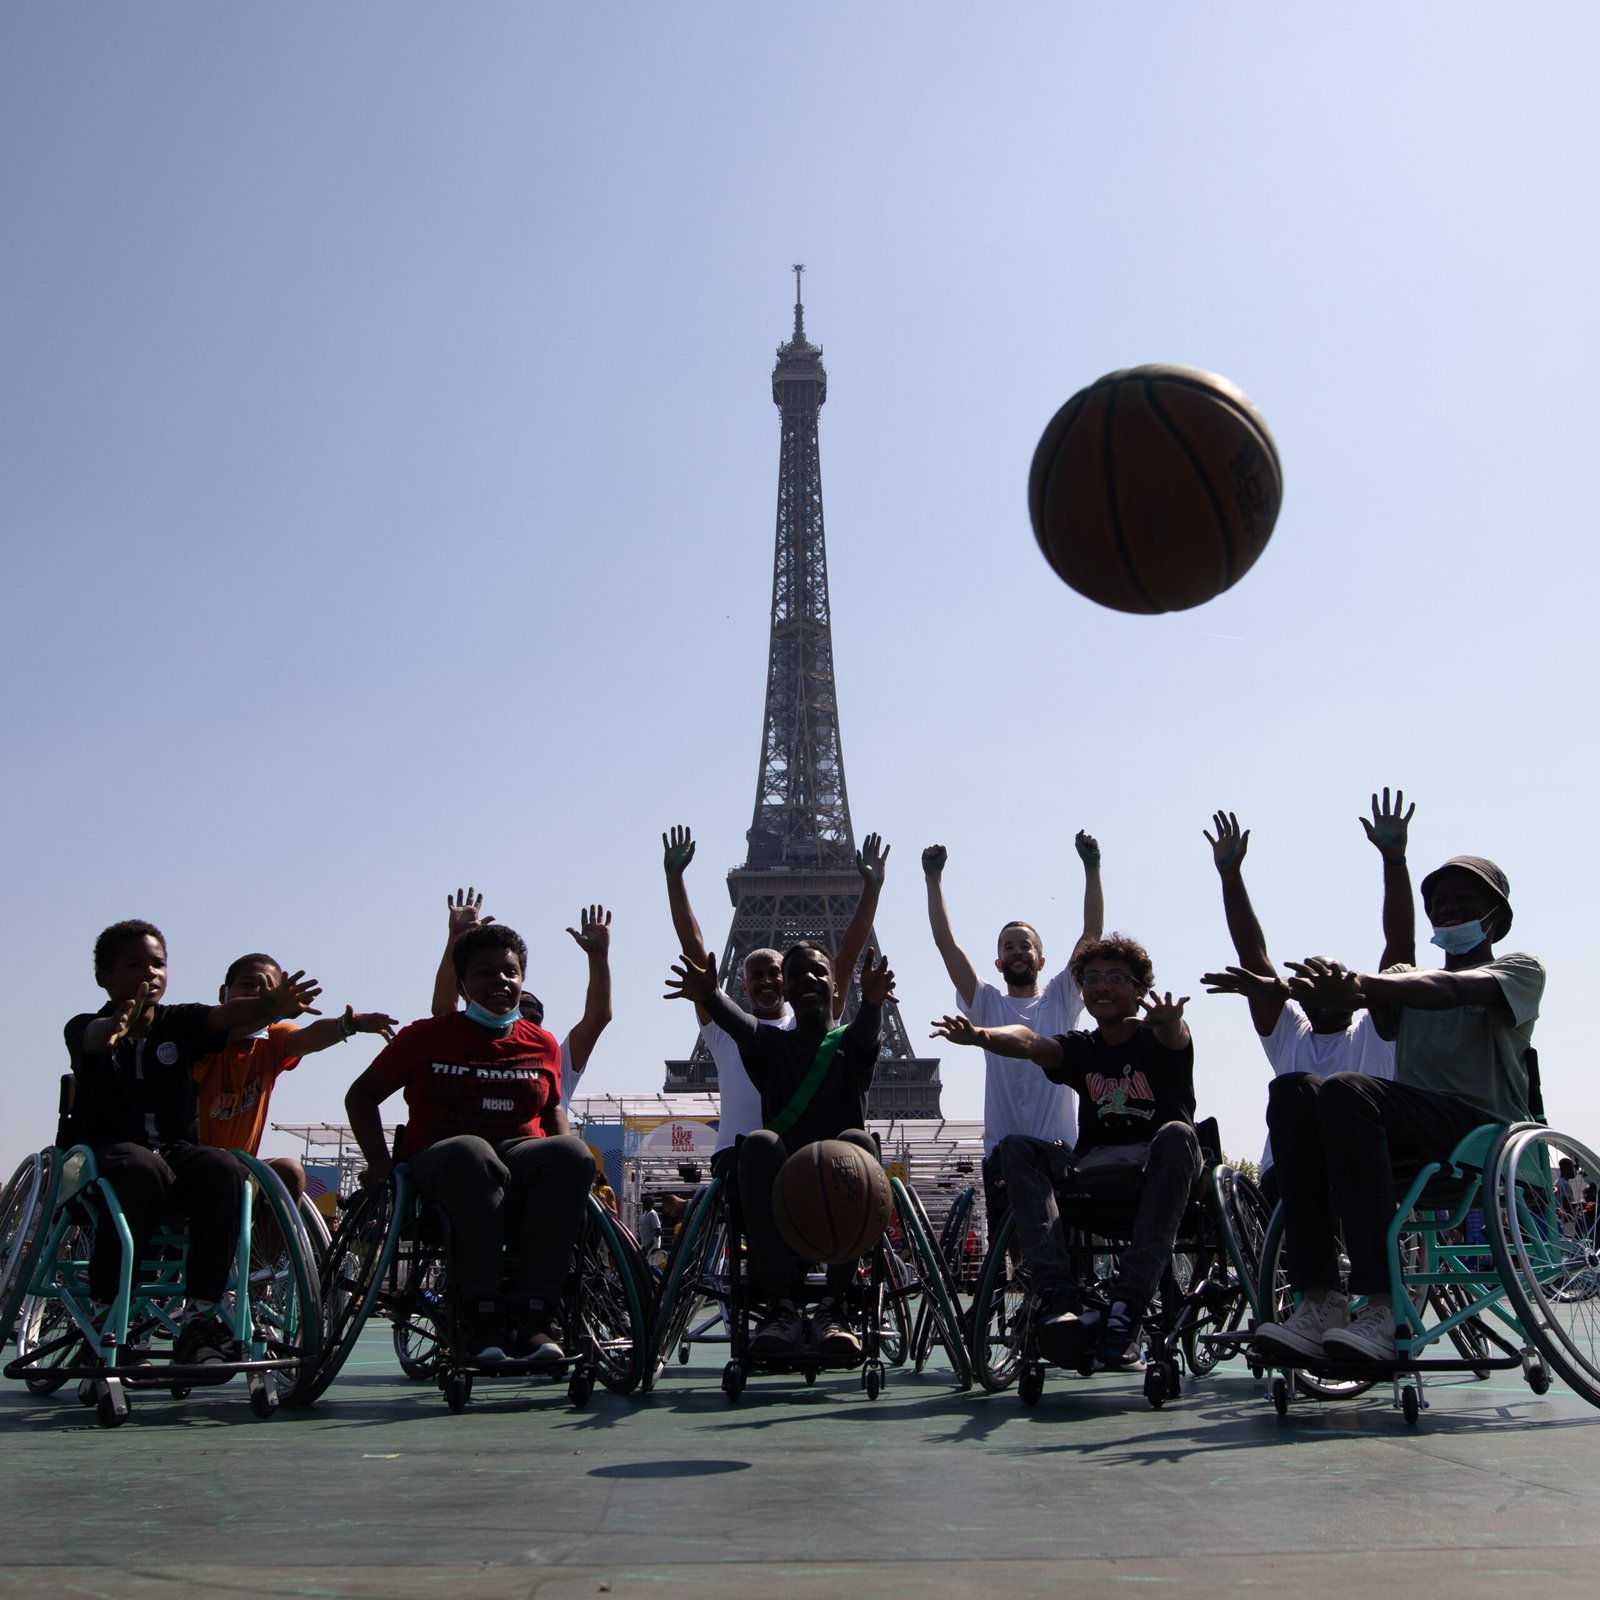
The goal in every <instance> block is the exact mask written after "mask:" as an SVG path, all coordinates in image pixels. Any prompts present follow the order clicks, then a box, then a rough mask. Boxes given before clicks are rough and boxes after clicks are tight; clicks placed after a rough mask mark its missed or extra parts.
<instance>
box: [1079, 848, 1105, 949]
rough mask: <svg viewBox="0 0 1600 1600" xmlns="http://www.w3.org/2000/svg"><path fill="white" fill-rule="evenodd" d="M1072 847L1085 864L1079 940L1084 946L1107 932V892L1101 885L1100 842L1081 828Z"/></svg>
mask: <svg viewBox="0 0 1600 1600" xmlns="http://www.w3.org/2000/svg"><path fill="white" fill-rule="evenodd" d="M1072 845H1073V848H1074V849H1075V850H1076V851H1077V852H1078V859H1079V860H1080V861H1081V862H1082V863H1083V932H1082V934H1081V935H1079V938H1078V943H1079V944H1083V943H1085V942H1087V941H1088V940H1090V939H1098V938H1099V937H1100V935H1101V934H1102V933H1104V932H1105V931H1106V892H1105V890H1104V889H1103V888H1102V887H1101V884H1100V841H1099V840H1098V839H1096V838H1095V836H1094V835H1093V834H1092V833H1085V832H1084V831H1083V829H1082V828H1079V829H1078V834H1077V837H1076V838H1075V839H1074V840H1073V841H1072Z"/></svg>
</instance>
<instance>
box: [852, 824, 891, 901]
mask: <svg viewBox="0 0 1600 1600" xmlns="http://www.w3.org/2000/svg"><path fill="white" fill-rule="evenodd" d="M893 848H894V847H893V846H892V845H887V844H885V843H884V842H883V840H882V839H881V838H880V837H879V836H878V835H877V834H875V833H869V834H868V835H867V837H866V838H865V839H864V840H863V841H862V844H861V848H860V849H859V850H857V851H856V871H857V872H859V873H860V874H861V878H862V881H863V882H865V883H875V884H877V885H878V887H879V888H880V889H881V888H882V887H883V869H884V868H885V867H886V866H887V865H888V864H889V852H890V850H892V849H893Z"/></svg>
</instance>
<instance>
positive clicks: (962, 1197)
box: [911, 1185, 977, 1372]
mask: <svg viewBox="0 0 1600 1600" xmlns="http://www.w3.org/2000/svg"><path fill="white" fill-rule="evenodd" d="M976 1192H977V1191H976V1190H975V1189H973V1188H972V1187H971V1186H970V1185H969V1186H968V1187H967V1188H965V1189H963V1190H962V1191H961V1193H960V1194H958V1195H957V1196H956V1197H955V1199H954V1200H953V1201H952V1202H951V1204H950V1210H949V1212H948V1213H947V1214H946V1216H945V1219H944V1226H943V1227H942V1228H941V1229H940V1230H939V1243H938V1251H939V1259H940V1260H941V1261H942V1262H943V1263H944V1268H945V1273H946V1275H947V1277H948V1280H949V1285H950V1289H951V1298H952V1300H954V1301H955V1304H956V1308H957V1310H959V1309H960V1305H961V1302H960V1289H961V1263H962V1247H963V1246H964V1245H965V1244H966V1241H967V1228H968V1226H969V1224H970V1222H971V1219H972V1201H973V1196H974V1195H975V1193H976ZM911 1193H912V1195H913V1198H915V1199H916V1200H917V1202H918V1204H919V1206H920V1204H921V1198H920V1196H917V1195H916V1193H915V1191H911ZM924 1216H926V1213H924ZM933 1340H934V1317H933V1310H932V1308H931V1307H930V1306H929V1305H928V1303H927V1301H926V1300H923V1301H922V1302H921V1303H919V1305H918V1306H917V1319H916V1323H915V1325H914V1327H913V1328H912V1332H911V1360H912V1364H913V1366H914V1367H915V1368H916V1370H917V1371H918V1372H921V1371H922V1369H923V1368H924V1367H925V1366H926V1365H927V1364H928V1357H929V1356H930V1355H931V1354H932V1353H933Z"/></svg>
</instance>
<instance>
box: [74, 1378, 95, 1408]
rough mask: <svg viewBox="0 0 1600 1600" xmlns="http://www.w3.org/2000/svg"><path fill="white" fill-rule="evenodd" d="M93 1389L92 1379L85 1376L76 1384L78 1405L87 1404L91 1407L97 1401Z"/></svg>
mask: <svg viewBox="0 0 1600 1600" xmlns="http://www.w3.org/2000/svg"><path fill="white" fill-rule="evenodd" d="M94 1390H95V1383H94V1379H93V1378H85V1379H84V1380H83V1382H82V1383H80V1384H79V1385H78V1404H79V1405H80V1406H89V1407H91V1408H92V1407H93V1406H94V1405H95V1404H96V1403H97V1399H96V1395H95V1392H94Z"/></svg>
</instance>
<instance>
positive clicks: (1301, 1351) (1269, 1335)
mask: <svg viewBox="0 0 1600 1600" xmlns="http://www.w3.org/2000/svg"><path fill="white" fill-rule="evenodd" d="M1349 1321H1350V1302H1349V1300H1348V1299H1347V1298H1346V1297H1345V1296H1344V1295H1343V1294H1341V1293H1340V1292H1339V1291H1338V1290H1337V1289H1335V1290H1331V1291H1330V1292H1329V1293H1328V1294H1326V1295H1324V1296H1323V1298H1322V1299H1320V1300H1313V1299H1311V1298H1310V1296H1307V1297H1306V1298H1305V1299H1304V1300H1302V1301H1301V1302H1300V1309H1299V1310H1298V1311H1296V1312H1295V1314H1294V1315H1293V1316H1292V1317H1290V1318H1289V1320H1288V1321H1287V1322H1265V1323H1263V1324H1262V1325H1261V1326H1260V1327H1259V1328H1257V1329H1256V1332H1255V1337H1254V1338H1253V1339H1252V1340H1251V1341H1250V1348H1251V1349H1252V1350H1253V1351H1255V1352H1256V1353H1257V1354H1258V1355H1263V1356H1265V1357H1267V1359H1268V1360H1271V1361H1281V1360H1282V1359H1283V1358H1284V1357H1286V1356H1288V1357H1295V1356H1298V1357H1299V1358H1300V1359H1301V1360H1303V1361H1304V1360H1310V1361H1320V1360H1321V1359H1322V1356H1323V1353H1324V1352H1323V1341H1324V1340H1325V1339H1326V1338H1327V1337H1328V1335H1329V1334H1331V1333H1335V1332H1337V1331H1338V1330H1340V1329H1342V1328H1343V1327H1344V1326H1345V1325H1346V1323H1348V1322H1349Z"/></svg>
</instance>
